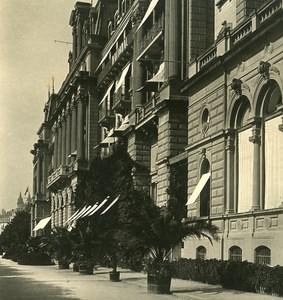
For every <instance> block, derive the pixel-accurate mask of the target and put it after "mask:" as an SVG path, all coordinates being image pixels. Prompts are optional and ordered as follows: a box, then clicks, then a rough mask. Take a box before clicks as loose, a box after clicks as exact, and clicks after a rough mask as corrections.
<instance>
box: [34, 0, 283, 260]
mask: <svg viewBox="0 0 283 300" xmlns="http://www.w3.org/2000/svg"><path fill="white" fill-rule="evenodd" d="M282 5H283V4H282V1H281V0H267V1H265V0H238V1H235V0H232V1H228V0H220V1H219V0H188V1H181V0H180V1H179V0H151V1H147V0H135V1H134V0H132V1H131V0H112V1H110V0H107V1H106V0H98V1H97V4H96V6H95V7H91V5H90V4H87V3H82V2H77V4H76V5H75V9H74V11H73V12H72V14H71V18H70V25H71V26H72V28H73V51H72V53H70V57H69V66H70V70H69V74H68V75H67V77H66V80H65V81H64V82H63V84H62V87H61V89H60V90H59V92H58V94H55V93H52V94H51V95H50V97H49V99H48V102H47V104H46V106H45V119H44V123H43V124H42V126H41V128H40V130H39V131H38V134H39V141H38V143H37V144H35V147H34V150H33V154H34V214H33V217H32V218H33V219H32V222H33V225H32V226H34V225H35V224H36V222H37V221H38V220H39V217H38V218H36V217H35V216H36V213H37V208H36V205H35V203H42V205H43V203H44V205H45V204H46V211H47V207H49V208H50V212H51V220H52V227H54V226H64V223H65V221H66V220H67V218H68V217H69V216H70V215H71V214H72V213H73V211H74V203H73V192H74V191H75V188H76V184H77V183H78V181H79V179H80V174H83V172H84V170H87V168H88V163H89V161H90V160H91V159H92V158H94V157H95V156H96V155H100V156H102V157H103V156H107V155H109V153H111V150H112V147H113V145H115V143H116V142H117V140H118V139H121V138H123V139H124V140H125V142H126V143H127V146H128V152H129V154H130V156H131V157H132V158H133V159H134V160H135V161H136V162H137V163H138V164H141V165H143V166H144V167H146V168H142V169H140V170H139V169H134V170H133V179H134V184H135V186H136V188H138V189H142V190H145V191H148V193H150V195H151V197H152V198H153V199H154V201H155V203H156V204H157V205H160V206H161V205H166V203H167V201H168V199H169V195H168V188H170V184H172V181H171V178H172V174H174V176H176V180H177V182H178V186H179V187H180V193H179V197H180V199H181V198H182V199H183V200H184V199H185V201H184V202H186V203H187V205H186V206H185V205H184V217H186V216H187V215H193V216H196V217H199V218H203V219H205V220H206V219H207V220H212V221H213V223H214V224H216V225H218V226H219V228H220V237H221V239H220V242H219V243H215V244H214V245H213V246H211V245H210V244H209V242H208V241H207V240H191V239H188V240H186V241H184V243H183V244H182V245H180V247H179V249H177V250H176V251H175V253H174V256H182V257H189V258H196V257H198V258H217V259H232V260H248V261H252V262H257V263H264V264H271V265H276V264H281V265H282V264H283V252H282V251H281V249H282V247H283V239H282V236H283V206H282V202H283V198H282V197H283V185H282V184H281V177H282V175H283V165H282V159H281V158H280V154H281V151H282V149H283V138H282V131H283V122H282V115H283V103H282V93H283V76H282V74H283V55H282V53H283V33H282V30H280V28H281V27H282V25H283V6H282ZM48 172H49V173H48ZM40 201H41V202H40ZM38 207H39V206H38ZM38 211H40V209H38Z"/></svg>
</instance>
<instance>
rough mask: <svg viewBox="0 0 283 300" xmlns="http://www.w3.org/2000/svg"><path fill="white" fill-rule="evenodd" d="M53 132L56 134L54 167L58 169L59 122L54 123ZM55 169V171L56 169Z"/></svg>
mask: <svg viewBox="0 0 283 300" xmlns="http://www.w3.org/2000/svg"><path fill="white" fill-rule="evenodd" d="M53 134H54V136H55V142H54V149H53V169H54V170H56V169H57V160H58V159H57V153H58V127H57V122H55V123H54V126H53ZM54 170H53V171H54Z"/></svg>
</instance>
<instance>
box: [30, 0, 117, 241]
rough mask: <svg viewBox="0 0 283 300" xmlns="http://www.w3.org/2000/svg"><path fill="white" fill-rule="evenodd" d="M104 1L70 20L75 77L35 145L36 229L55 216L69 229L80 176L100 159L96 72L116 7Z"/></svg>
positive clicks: (51, 105)
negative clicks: (68, 220)
mask: <svg viewBox="0 0 283 300" xmlns="http://www.w3.org/2000/svg"><path fill="white" fill-rule="evenodd" d="M107 2H108V3H107V5H106V4H105V3H106V1H101V2H100V4H99V5H97V6H96V7H95V8H93V7H92V6H91V4H89V3H84V2H77V3H76V5H75V8H74V10H73V11H72V13H71V16H70V26H71V27H72V32H73V49H72V51H70V54H69V59H68V63H69V73H68V75H67V77H66V79H65V81H64V82H63V84H62V86H61V88H60V90H59V92H58V93H57V94H55V93H54V91H53V92H52V94H50V95H49V98H48V101H47V103H46V104H45V108H44V113H45V115H44V122H43V123H42V125H41V127H40V129H39V130H38V136H39V140H38V142H37V143H36V144H35V145H34V149H33V150H32V154H33V155H34V187H33V194H34V197H33V205H32V208H33V209H32V226H31V230H32V235H36V232H33V229H34V227H35V226H36V225H37V224H38V222H39V221H40V220H41V219H43V218H44V217H46V216H49V215H51V227H52V228H53V227H55V226H59V227H60V226H64V223H65V221H66V220H67V219H68V217H70V216H71V215H72V214H73V212H74V201H73V192H74V190H75V189H76V185H77V183H78V181H79V180H80V175H81V174H82V173H83V172H84V171H85V170H87V167H88V162H89V161H90V160H91V159H93V158H94V156H95V154H96V153H95V150H94V146H95V145H97V143H98V134H97V132H98V129H97V128H98V109H97V107H98V104H97V101H98V99H97V89H96V80H95V77H94V70H95V69H96V67H97V65H98V63H99V58H100V54H101V50H102V47H103V45H104V43H105V41H106V36H107V24H106V23H107V21H106V20H107V19H108V18H109V17H108V16H109V14H112V13H111V10H113V9H111V5H112V6H113V3H115V4H116V1H114V0H113V1H107ZM111 2H113V3H112V4H111Z"/></svg>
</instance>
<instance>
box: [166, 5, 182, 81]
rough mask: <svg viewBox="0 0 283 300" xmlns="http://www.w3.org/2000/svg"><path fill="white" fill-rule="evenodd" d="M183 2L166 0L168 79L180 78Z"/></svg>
mask: <svg viewBox="0 0 283 300" xmlns="http://www.w3.org/2000/svg"><path fill="white" fill-rule="evenodd" d="M181 2H182V1H176V0H165V37H164V41H165V49H164V51H165V72H166V73H165V74H166V79H175V78H180V70H181V64H180V60H181V6H180V5H181Z"/></svg>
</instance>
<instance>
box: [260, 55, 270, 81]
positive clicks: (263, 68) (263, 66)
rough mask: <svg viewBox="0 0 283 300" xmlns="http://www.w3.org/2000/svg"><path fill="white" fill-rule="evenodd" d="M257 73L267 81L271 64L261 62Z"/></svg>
mask: <svg viewBox="0 0 283 300" xmlns="http://www.w3.org/2000/svg"><path fill="white" fill-rule="evenodd" d="M257 71H258V73H259V74H260V75H261V76H262V77H263V78H264V79H265V80H267V79H269V71H270V63H269V62H267V61H262V60H261V61H260V62H259V66H258V68H257Z"/></svg>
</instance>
